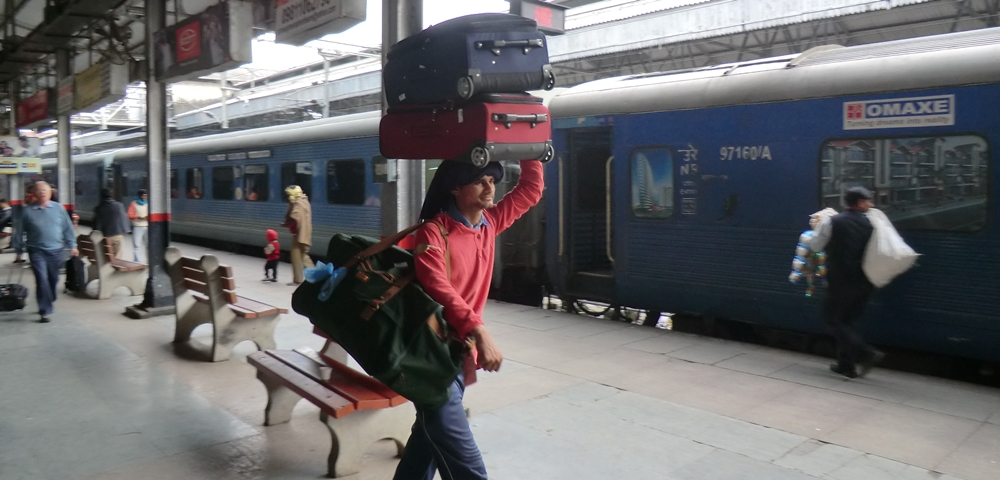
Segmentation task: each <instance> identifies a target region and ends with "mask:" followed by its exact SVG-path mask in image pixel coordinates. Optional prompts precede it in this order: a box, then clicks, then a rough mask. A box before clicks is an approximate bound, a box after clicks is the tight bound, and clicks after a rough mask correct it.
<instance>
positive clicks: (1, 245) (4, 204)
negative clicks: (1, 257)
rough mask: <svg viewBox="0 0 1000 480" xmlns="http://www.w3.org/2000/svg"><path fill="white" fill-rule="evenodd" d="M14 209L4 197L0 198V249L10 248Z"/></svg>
mask: <svg viewBox="0 0 1000 480" xmlns="http://www.w3.org/2000/svg"><path fill="white" fill-rule="evenodd" d="M13 226H14V209H13V208H11V206H10V202H8V201H7V199H6V198H0V250H5V249H7V248H10V243H11V238H12V237H13V232H14V228H13Z"/></svg>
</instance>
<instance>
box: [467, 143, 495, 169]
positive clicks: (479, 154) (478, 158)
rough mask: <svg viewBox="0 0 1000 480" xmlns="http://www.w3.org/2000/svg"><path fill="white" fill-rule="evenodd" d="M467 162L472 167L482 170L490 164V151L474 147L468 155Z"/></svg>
mask: <svg viewBox="0 0 1000 480" xmlns="http://www.w3.org/2000/svg"><path fill="white" fill-rule="evenodd" d="M469 160H470V161H471V162H472V164H473V165H475V166H477V167H479V168H483V167H485V166H486V164H487V163H490V151H489V150H487V149H485V148H483V147H474V148H473V149H472V152H470V153H469Z"/></svg>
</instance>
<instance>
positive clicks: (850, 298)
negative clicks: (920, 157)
mask: <svg viewBox="0 0 1000 480" xmlns="http://www.w3.org/2000/svg"><path fill="white" fill-rule="evenodd" d="M844 203H845V204H846V205H847V209H846V210H844V211H843V212H841V213H839V214H837V215H835V216H833V217H829V218H828V219H824V220H823V221H822V222H820V224H819V226H818V227H817V228H816V235H815V236H814V237H813V239H812V241H811V242H810V245H809V247H810V249H811V250H813V251H820V250H824V249H825V250H826V259H827V260H826V262H827V282H828V288H827V294H826V300H825V301H824V302H823V318H824V320H825V321H826V324H827V326H828V327H829V328H830V330H832V331H833V336H834V339H835V340H836V342H837V363H834V364H831V365H830V370H831V371H833V372H834V373H838V374H840V375H843V376H845V377H847V378H857V377H863V376H865V375H866V374H867V373H868V371H869V370H871V368H872V366H874V365H875V364H876V363H878V362H879V361H880V360H882V358H883V357H884V356H885V354H883V353H882V352H880V351H878V350H876V349H875V348H874V347H872V346H871V345H868V344H867V343H865V340H864V338H862V337H861V334H860V333H859V332H858V331H857V329H856V328H855V327H854V323H855V322H856V321H857V319H858V318H860V317H861V314H862V313H864V311H865V306H866V305H867V304H868V300H869V299H871V296H872V293H873V292H874V291H875V286H874V285H873V284H872V282H871V281H869V279H868V277H867V276H866V275H865V271H864V269H863V267H862V264H863V262H864V260H865V249H866V247H867V246H868V242H869V240H871V238H872V232H873V231H874V227H872V223H871V222H870V221H869V220H868V217H867V216H866V215H865V212H867V211H868V209H870V208H871V207H872V206H873V202H872V194H871V192H869V191H868V190H867V189H865V188H863V187H854V188H850V189H848V190H847V192H845V193H844Z"/></svg>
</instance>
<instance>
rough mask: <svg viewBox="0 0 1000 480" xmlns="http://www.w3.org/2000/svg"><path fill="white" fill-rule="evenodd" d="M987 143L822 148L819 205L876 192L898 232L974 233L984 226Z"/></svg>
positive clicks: (857, 142) (926, 140)
mask: <svg viewBox="0 0 1000 480" xmlns="http://www.w3.org/2000/svg"><path fill="white" fill-rule="evenodd" d="M989 158H990V157H989V143H988V142H987V141H986V139H985V138H983V137H980V136H977V135H950V136H939V135H935V136H926V137H885V138H863V139H862V138H858V139H850V138H848V139H837V140H830V141H827V142H826V143H824V144H823V145H822V146H821V148H820V186H821V188H820V191H821V193H820V195H821V199H820V205H821V206H822V207H832V208H837V209H840V208H842V207H843V194H844V192H845V191H846V190H847V189H849V188H851V187H855V186H862V187H865V188H867V189H869V190H871V191H872V193H873V194H874V196H875V206H876V207H877V208H879V209H880V210H882V211H883V212H885V214H886V215H887V216H888V217H889V219H890V220H892V223H893V224H894V225H895V226H896V227H897V228H900V229H910V230H946V231H955V232H972V231H977V230H979V229H981V228H983V225H984V224H985V223H986V204H987V194H988V191H987V179H988V178H989V177H988V175H989Z"/></svg>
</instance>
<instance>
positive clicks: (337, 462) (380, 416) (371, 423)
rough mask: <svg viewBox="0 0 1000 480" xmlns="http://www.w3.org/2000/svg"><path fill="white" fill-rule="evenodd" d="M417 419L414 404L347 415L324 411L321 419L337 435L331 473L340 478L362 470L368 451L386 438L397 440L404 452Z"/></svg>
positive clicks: (328, 470) (401, 451) (398, 446)
mask: <svg viewBox="0 0 1000 480" xmlns="http://www.w3.org/2000/svg"><path fill="white" fill-rule="evenodd" d="M415 418H416V410H415V409H414V408H413V404H412V403H405V404H403V405H399V406H396V407H392V408H383V409H381V410H360V411H357V412H354V413H351V414H349V415H347V416H346V417H343V418H333V417H331V416H330V415H327V414H326V413H325V412H323V413H320V415H319V419H320V420H321V421H322V422H323V423H324V424H326V426H327V428H329V429H330V435H331V436H332V437H333V442H332V443H333V444H332V445H331V447H330V457H329V458H328V459H327V476H329V477H332V478H337V477H343V476H346V475H353V474H355V473H358V472H359V471H360V470H361V457H363V456H364V454H365V451H366V450H368V447H371V446H372V444H373V443H375V442H377V441H379V440H382V439H386V438H387V439H391V440H393V441H394V442H396V450H397V454H398V455H402V454H403V447H404V446H406V440H407V439H408V438H410V428H411V427H412V426H413V421H414V419H415Z"/></svg>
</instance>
